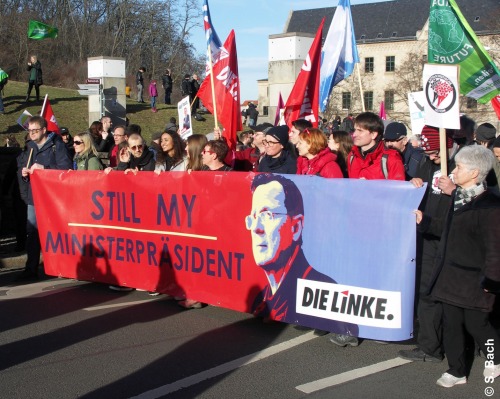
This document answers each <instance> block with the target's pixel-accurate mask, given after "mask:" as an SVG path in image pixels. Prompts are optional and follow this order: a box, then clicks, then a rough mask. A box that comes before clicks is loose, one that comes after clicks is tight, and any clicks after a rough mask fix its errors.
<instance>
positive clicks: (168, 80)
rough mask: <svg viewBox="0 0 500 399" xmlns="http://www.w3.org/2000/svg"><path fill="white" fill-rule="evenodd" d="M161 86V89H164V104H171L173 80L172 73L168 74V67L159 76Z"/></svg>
mask: <svg viewBox="0 0 500 399" xmlns="http://www.w3.org/2000/svg"><path fill="white" fill-rule="evenodd" d="M161 87H163V90H165V104H167V105H170V104H172V102H171V100H170V96H171V94H172V87H173V82H172V75H171V74H170V69H166V70H165V73H164V74H163V76H162V77H161Z"/></svg>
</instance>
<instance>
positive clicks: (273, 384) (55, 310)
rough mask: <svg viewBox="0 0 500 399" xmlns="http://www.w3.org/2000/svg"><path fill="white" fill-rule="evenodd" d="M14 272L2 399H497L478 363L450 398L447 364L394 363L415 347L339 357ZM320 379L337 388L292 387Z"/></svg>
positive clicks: (269, 326)
mask: <svg viewBox="0 0 500 399" xmlns="http://www.w3.org/2000/svg"><path fill="white" fill-rule="evenodd" d="M18 273H19V271H18V270H17V269H16V268H15V267H14V268H10V269H5V268H4V269H2V271H1V272H0V370H2V372H1V373H0V387H1V397H4V398H9V399H11V398H12V399H15V398H22V399H25V398H37V399H38V398H77V397H78V398H132V397H139V398H149V399H153V398H163V397H164V398H182V399H184V398H203V399H205V398H206V399H209V398H230V399H232V398H257V397H263V398H276V399H294V398H315V399H324V398H346V399H350V398H353V399H354V398H384V399H391V398H403V397H404V398H410V399H413V398H415V399H421V398H423V397H425V398H453V399H462V398H463V399H470V398H485V397H488V396H486V395H485V389H486V388H488V387H490V388H493V389H495V388H498V390H499V394H498V395H500V386H499V384H497V383H496V382H495V383H493V384H489V385H488V384H485V382H484V380H483V377H482V368H483V366H484V359H481V358H475V359H474V363H473V367H472V370H471V374H470V379H469V382H468V384H466V385H461V386H457V387H454V388H450V389H446V388H441V387H438V386H436V385H435V381H436V380H437V379H438V378H439V376H440V375H441V373H443V372H444V371H446V368H447V367H446V363H445V362H443V363H438V364H435V363H420V362H416V363H411V362H409V363H404V362H403V363H401V362H399V363H398V358H397V352H398V350H400V349H407V348H411V347H413V344H412V343H411V342H406V343H390V344H389V345H380V344H377V343H375V342H373V341H369V340H365V341H363V342H362V343H361V345H360V346H359V347H356V348H352V347H346V348H340V347H336V346H335V345H333V344H331V343H330V341H329V340H328V335H326V336H321V337H317V336H315V335H314V334H313V333H312V332H311V331H304V330H301V329H297V328H294V326H291V325H287V324H283V323H263V322H262V320H261V319H257V318H254V317H252V316H251V315H249V314H245V313H240V312H235V311H231V310H228V309H223V308H218V307H215V306H207V307H204V308H202V309H198V310H183V309H182V308H180V307H179V306H178V305H177V303H176V302H175V301H174V300H172V299H170V298H167V297H166V296H164V295H162V296H159V297H150V296H148V295H147V293H145V292H139V291H132V292H114V291H111V290H109V289H108V287H107V286H106V285H104V284H97V283H88V282H83V281H76V280H70V279H62V278H52V277H45V278H44V279H42V280H41V281H39V282H36V283H32V284H23V285H16V284H15V283H14V279H15V277H16V275H17V274H18ZM394 361H396V362H397V363H396V364H395V365H394V366H393V367H385V368H382V369H380V370H378V371H377V370H373V369H374V368H377V367H380V365H384V364H387V363H388V362H394ZM369 370H372V371H371V372H369ZM325 378H329V379H330V380H332V379H333V382H335V383H336V384H335V385H330V384H327V386H324V387H323V389H320V390H317V391H314V389H313V391H312V392H310V393H306V392H304V391H303V390H300V389H299V387H300V386H302V385H304V384H309V385H308V386H312V387H313V388H314V387H317V386H318V382H317V380H320V379H325ZM311 384H312V385H311ZM307 392H309V391H307ZM496 395H497V394H494V395H493V397H495V396H496Z"/></svg>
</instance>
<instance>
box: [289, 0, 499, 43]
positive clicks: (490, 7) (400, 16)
mask: <svg viewBox="0 0 500 399" xmlns="http://www.w3.org/2000/svg"><path fill="white" fill-rule="evenodd" d="M457 4H458V6H459V8H460V10H461V11H462V14H464V16H465V18H466V19H467V21H468V22H469V24H470V26H471V27H472V29H474V31H475V32H476V33H484V34H487V33H494V29H493V28H492V25H493V24H495V23H494V21H493V18H492V12H494V10H497V12H498V10H499V3H498V0H457ZM429 5H430V2H429V0H427V1H423V0H393V1H384V2H380V3H369V4H357V5H352V6H351V13H352V19H353V24H354V33H355V35H356V41H357V42H358V43H363V42H367V43H369V42H379V41H397V40H411V39H415V38H416V36H417V31H420V30H422V28H423V27H424V25H425V23H426V21H427V19H428V18H429ZM335 9H336V7H327V8H317V9H313V10H300V11H293V12H292V15H291V17H290V19H289V21H288V25H287V26H286V27H285V33H290V32H300V33H316V31H317V29H318V26H319V24H320V23H321V19H322V18H323V17H326V20H325V29H323V40H324V39H325V37H326V35H327V33H328V28H329V27H330V24H331V22H332V18H333V14H334V13H335ZM497 15H498V14H497ZM498 25H499V24H498V22H497V23H496V29H495V30H496V32H498V31H499V30H500V28H499V27H498Z"/></svg>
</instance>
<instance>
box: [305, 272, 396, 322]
mask: <svg viewBox="0 0 500 399" xmlns="http://www.w3.org/2000/svg"><path fill="white" fill-rule="evenodd" d="M296 303H297V313H302V314H307V315H310V316H316V317H322V318H326V319H331V320H338V321H345V322H349V323H354V324H359V325H366V326H372V327H383V328H401V293H400V292H396V291H381V290H374V289H367V288H361V287H354V286H347V285H341V284H331V283H323V282H318V281H310V280H302V279H299V280H298V281H297V302H296Z"/></svg>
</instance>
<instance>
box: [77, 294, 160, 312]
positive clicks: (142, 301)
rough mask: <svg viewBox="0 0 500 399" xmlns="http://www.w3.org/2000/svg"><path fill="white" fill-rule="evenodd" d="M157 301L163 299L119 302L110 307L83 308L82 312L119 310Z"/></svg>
mask: <svg viewBox="0 0 500 399" xmlns="http://www.w3.org/2000/svg"><path fill="white" fill-rule="evenodd" d="M158 299H163V298H162V297H161V296H158V297H156V298H150V299H141V300H140V301H131V302H120V303H113V304H112V305H101V306H92V307H90V308H83V310H86V311H87V312H92V311H94V310H102V309H112V308H121V307H124V306H134V305H140V304H141V303H147V302H153V301H156V300H158Z"/></svg>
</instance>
